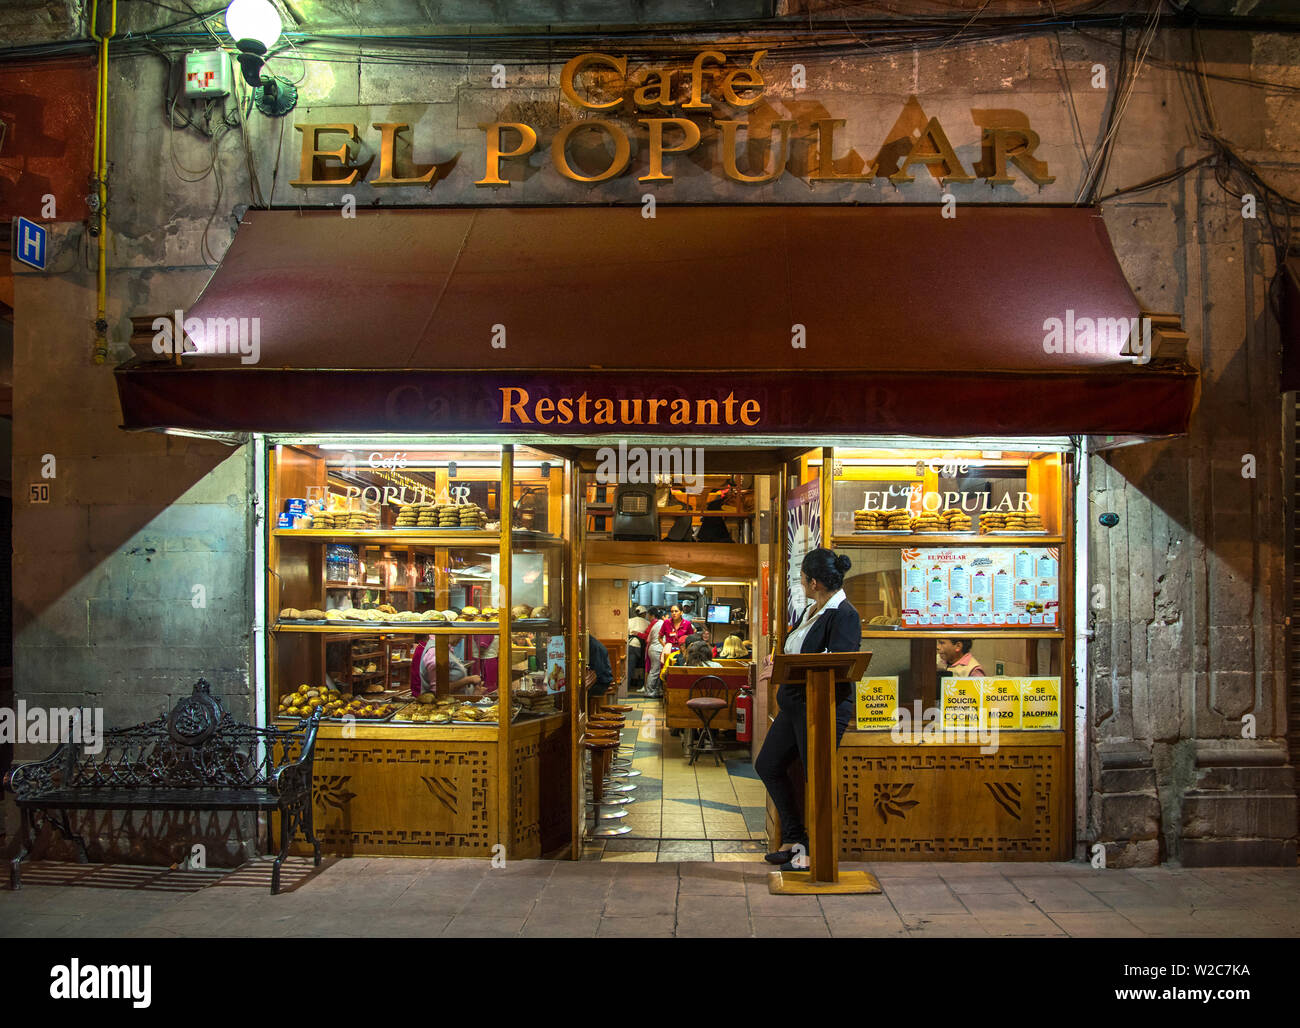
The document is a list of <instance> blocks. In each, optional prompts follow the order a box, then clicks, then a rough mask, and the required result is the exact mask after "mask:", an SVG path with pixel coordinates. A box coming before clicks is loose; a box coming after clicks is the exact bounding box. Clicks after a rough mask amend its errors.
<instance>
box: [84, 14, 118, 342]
mask: <svg viewBox="0 0 1300 1028" xmlns="http://www.w3.org/2000/svg"><path fill="white" fill-rule="evenodd" d="M109 9H110V11H111V16H110V20H109V27H108V34H107V35H103V36H101V35H99V34H98V33H97V32H96V31H95V29H96V28H97V19H98V17H99V3H98V2H97V0H96V2H93V3H92V4H91V11H90V36H91V38H92V39H94V40H96V41H97V42H98V43H99V104H98V106H97V107H96V109H95V196H96V199H97V201H98V206H97V210H96V211H95V222H96V225H97V230H96V233H95V234H96V236H97V237H98V241H99V264H98V267H97V269H96V281H95V363H96V364H103V363H104V361H105V360H106V359H107V357H108V41H109V40H110V39H112V38H113V36H115V35H116V34H117V0H110V8H109Z"/></svg>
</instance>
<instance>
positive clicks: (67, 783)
mask: <svg viewBox="0 0 1300 1028" xmlns="http://www.w3.org/2000/svg"><path fill="white" fill-rule="evenodd" d="M319 720H320V709H319V708H317V709H316V710H315V711H313V712H312V716H311V717H310V718H306V719H304V720H302V721H300V722H299V723H298V725H297V726H296V727H294V728H291V729H277V728H256V727H254V726H252V725H245V724H240V723H239V722H237V721H235V719H234V718H233V717H231V715H230V714H228V713H227V712H226V711H225V709H224V708H223V707H222V706H221V701H220V700H219V699H217V698H216V697H214V696H213V695H212V694H211V692H210V691H209V686H208V683H207V682H206V681H204V680H203V679H199V681H198V682H197V683H196V684H195V686H194V691H193V693H191V695H190V696H188V697H186V698H185V699H183V700H181V701H180V702H179V703H177V704H176V706H175V707H173V708H172V710H171V713H170V714H164V715H161V716H160V717H158V718H157V719H156V720H154V721H150V722H146V723H144V724H139V725H136V726H134V727H132V728H118V729H113V730H111V731H107V732H104V733H103V739H102V749H100V750H99V751H98V752H97V753H93V754H92V753H87V752H84V749H85V747H84V746H83V744H81V743H75V742H65V743H63V744H61V745H60V746H59V747H58V749H56V750H55V751H54V752H53V753H52V754H50V756H48V757H46V758H45V759H44V760H38V761H29V762H27V763H24V764H19V765H17V766H15V767H14V768H13V769H12V770H11V771H10V772H9V774H8V775H7V776H6V784H7V785H8V786H9V787H10V788H11V789H12V790H13V792H14V795H15V799H16V801H17V804H18V808H19V811H20V813H21V816H22V821H23V824H22V826H21V828H20V841H19V847H18V852H17V854H16V855H15V856H14V858H13V860H12V862H11V864H10V872H9V874H10V885H11V887H12V888H14V889H20V888H22V879H21V874H20V870H19V865H20V864H21V862H22V860H23V859H24V858H25V857H26V856H27V855H28V854H29V853H30V851H31V847H32V845H33V843H34V837H35V833H36V830H37V827H38V822H40V821H48V822H49V823H51V824H53V825H55V826H56V827H57V828H58V829H59V830H60V831H61V832H62V833H63V835H64V836H66V837H67V838H69V839H72V840H74V841H75V842H76V843H77V844H78V846H80V848H81V856H82V859H84V860H89V854H88V853H87V851H86V843H85V840H84V839H82V838H81V836H79V835H77V834H75V833H74V832H73V831H72V828H71V825H70V823H69V819H68V811H71V810H174V811H179V810H184V811H209V810H213V811H215V810H232V811H244V810H247V811H266V812H267V813H268V814H269V813H271V812H278V813H279V814H280V853H279V855H278V856H277V857H276V858H275V863H274V865H273V866H272V871H271V893H272V895H274V894H275V893H278V892H279V891H280V866H281V864H282V863H283V862H284V858H285V856H286V855H287V854H288V852H289V843H290V842H291V841H292V839H293V837H294V834H295V833H296V831H297V830H298V829H301V830H302V832H303V835H304V836H305V837H306V838H307V840H308V841H309V842H310V843H311V844H312V848H313V849H314V850H315V856H316V866H317V867H319V866H320V862H321V853H320V843H319V842H318V841H317V839H316V835H315V832H314V829H313V826H312V763H313V760H314V759H315V752H314V751H315V746H316V729H317V726H318V723H319Z"/></svg>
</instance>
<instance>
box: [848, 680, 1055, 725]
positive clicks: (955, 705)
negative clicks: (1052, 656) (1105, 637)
mask: <svg viewBox="0 0 1300 1028" xmlns="http://www.w3.org/2000/svg"><path fill="white" fill-rule="evenodd" d="M942 686H943V688H942V691H941V693H940V696H939V704H940V709H941V711H942V714H943V727H944V728H975V727H977V726H978V727H980V728H993V727H994V726H996V727H997V728H998V730H999V731H1002V730H1007V731H1010V730H1013V729H1027V730H1033V729H1039V730H1043V729H1047V730H1053V731H1055V730H1059V729H1060V727H1061V680H1060V678H947V679H944V680H943V683H942ZM859 709H861V708H860V705H859ZM859 716H861V715H859Z"/></svg>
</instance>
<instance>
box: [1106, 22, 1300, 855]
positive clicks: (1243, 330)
mask: <svg viewBox="0 0 1300 1028" xmlns="http://www.w3.org/2000/svg"><path fill="white" fill-rule="evenodd" d="M1206 47H1207V51H1208V52H1209V54H1211V55H1214V57H1215V58H1217V60H1216V61H1215V64H1214V70H1215V71H1216V72H1217V73H1219V74H1234V75H1242V76H1251V77H1255V78H1259V79H1263V80H1268V81H1274V82H1288V83H1290V84H1291V85H1293V86H1294V85H1296V84H1297V83H1300V78H1297V72H1296V67H1297V63H1298V62H1300V44H1297V42H1296V41H1295V40H1294V39H1286V38H1283V37H1274V36H1261V37H1257V38H1255V39H1254V40H1251V39H1250V38H1248V37H1241V36H1236V35H1220V34H1216V35H1214V36H1212V37H1209V39H1208V41H1207V44H1206ZM1173 56H1179V53H1178V52H1177V51H1175V54H1174V55H1173ZM1180 56H1181V57H1182V58H1183V59H1190V56H1191V55H1190V54H1188V53H1186V52H1182V53H1181V55H1180ZM1210 89H1211V100H1212V106H1211V110H1210V111H1205V110H1203V109H1201V108H1199V105H1195V106H1191V107H1189V106H1183V107H1182V108H1181V109H1175V110H1173V111H1172V112H1171V121H1172V122H1173V123H1174V124H1183V123H1184V122H1186V124H1188V125H1189V126H1194V125H1199V126H1200V127H1202V128H1204V129H1206V130H1213V131H1215V132H1216V134H1218V135H1219V136H1221V137H1222V138H1225V139H1227V140H1229V141H1230V142H1231V143H1232V144H1233V146H1234V148H1236V149H1237V151H1238V152H1239V153H1240V155H1241V156H1242V157H1243V158H1245V159H1246V160H1249V161H1251V162H1252V163H1254V164H1255V165H1256V166H1257V167H1258V168H1259V169H1260V171H1261V172H1262V173H1263V174H1264V176H1265V178H1266V179H1267V180H1268V181H1269V182H1270V183H1271V184H1272V185H1273V186H1274V187H1275V188H1278V189H1281V190H1283V191H1285V192H1287V193H1290V194H1295V192H1296V190H1297V187H1300V133H1298V132H1297V126H1296V122H1295V109H1294V107H1285V106H1283V105H1282V104H1280V103H1279V101H1278V99H1277V97H1276V96H1270V95H1268V94H1265V93H1264V92H1262V91H1252V90H1246V89H1244V88H1242V87H1237V86H1228V85H1224V84H1221V83H1219V82H1212V83H1211V86H1210ZM1189 95H1190V93H1184V94H1183V96H1182V98H1183V99H1187V98H1188V97H1189ZM1173 103H1174V98H1173V97H1172V96H1171V97H1170V105H1171V107H1172V106H1173ZM1215 122H1217V123H1215ZM1151 127H1153V128H1154V127H1155V126H1151ZM1126 128H1127V129H1128V130H1127V131H1126V133H1125V135H1126V138H1128V139H1130V140H1132V141H1134V142H1135V143H1137V142H1138V141H1140V139H1141V136H1142V131H1141V129H1142V128H1143V125H1142V124H1141V123H1140V122H1139V123H1138V124H1136V125H1134V126H1131V127H1126ZM1193 144H1194V140H1193V139H1191V138H1189V139H1188V140H1187V141H1186V144H1185V145H1183V146H1177V147H1173V148H1171V149H1170V150H1169V151H1167V152H1166V153H1165V154H1164V155H1163V156H1164V161H1165V164H1166V165H1168V166H1173V165H1174V164H1176V163H1188V162H1189V161H1190V159H1192V158H1193V157H1194V155H1195V153H1196V151H1195V149H1194V145H1193ZM1117 163H1118V166H1119V167H1121V168H1122V167H1124V162H1118V161H1117ZM1137 178H1140V176H1132V175H1129V174H1118V175H1116V174H1113V175H1112V181H1115V182H1116V184H1119V183H1127V182H1129V181H1132V180H1134V179H1137ZM1239 188H1240V187H1239ZM1245 188H1246V190H1247V191H1249V190H1250V189H1251V187H1250V186H1246V187H1245ZM1133 199H1135V200H1138V201H1142V202H1143V204H1145V205H1137V206H1133V207H1127V206H1125V205H1123V203H1122V202H1121V201H1116V202H1114V203H1113V204H1111V205H1107V208H1106V213H1107V226H1108V228H1109V229H1110V231H1111V236H1112V238H1113V239H1114V240H1115V242H1116V249H1117V251H1118V252H1119V255H1120V259H1121V262H1122V263H1123V265H1124V269H1125V272H1126V274H1127V275H1128V277H1129V281H1130V282H1131V283H1132V284H1133V286H1134V288H1135V290H1136V291H1137V293H1138V296H1139V297H1140V298H1141V299H1142V300H1143V301H1144V303H1145V304H1147V305H1148V307H1149V309H1152V310H1157V311H1174V312H1176V313H1178V314H1179V315H1180V316H1181V317H1182V320H1183V327H1184V329H1185V330H1186V331H1187V332H1188V334H1189V335H1190V338H1191V342H1190V344H1189V359H1190V361H1191V363H1193V364H1194V365H1195V366H1196V367H1198V368H1199V370H1200V373H1201V391H1200V398H1199V405H1198V409H1197V411H1196V414H1195V416H1194V417H1193V420H1192V426H1191V432H1190V433H1189V434H1188V436H1187V437H1185V438H1182V439H1177V440H1171V441H1168V442H1157V443H1148V444H1145V445H1143V446H1139V447H1135V448H1132V449H1120V450H1115V451H1112V452H1110V453H1106V454H1101V455H1098V456H1094V457H1093V458H1092V459H1091V464H1090V476H1091V491H1090V495H1089V497H1088V499H1089V510H1090V531H1091V533H1092V546H1091V550H1090V553H1089V560H1090V562H1091V565H1092V567H1091V576H1090V577H1091V581H1092V582H1094V583H1101V584H1102V585H1103V586H1104V587H1105V588H1106V589H1107V590H1109V594H1108V595H1107V594H1103V595H1100V596H1097V597H1094V599H1095V600H1096V601H1097V602H1096V603H1095V604H1094V607H1095V608H1096V609H1093V610H1092V611H1090V612H1089V613H1090V622H1091V625H1092V627H1093V629H1094V630H1095V632H1096V636H1095V639H1094V641H1093V644H1092V646H1091V648H1090V660H1089V682H1090V691H1089V703H1090V705H1091V710H1090V723H1091V726H1092V729H1093V732H1094V733H1095V747H1094V751H1093V752H1094V756H1095V760H1094V763H1093V767H1092V769H1091V772H1092V773H1091V781H1092V784H1093V786H1094V788H1095V790H1096V791H1095V793H1094V795H1093V796H1092V800H1091V803H1090V809H1089V832H1088V839H1089V840H1091V841H1100V842H1102V843H1104V844H1105V846H1106V849H1107V856H1108V860H1109V863H1110V864H1111V865H1112V866H1130V865H1134V864H1149V863H1154V862H1156V861H1157V860H1177V861H1181V862H1183V863H1184V864H1188V865H1207V864H1290V865H1292V866H1294V864H1295V860H1296V793H1295V781H1294V772H1293V770H1292V769H1291V768H1290V767H1289V766H1288V759H1287V754H1286V749H1285V733H1286V724H1285V717H1286V701H1285V695H1286V688H1287V663H1286V651H1285V646H1286V634H1285V632H1286V630H1285V620H1284V619H1285V606H1286V596H1287V589H1286V582H1285V577H1284V576H1285V568H1286V560H1285V550H1284V547H1285V546H1286V544H1287V539H1286V535H1285V532H1284V526H1285V524H1286V517H1287V511H1288V509H1289V506H1290V500H1289V498H1288V496H1287V492H1286V489H1287V487H1288V484H1289V479H1288V477H1287V476H1286V475H1285V474H1284V471H1285V467H1286V461H1285V460H1284V457H1285V453H1284V450H1283V441H1284V438H1285V433H1284V431H1283V423H1282V417H1283V410H1284V408H1283V404H1282V403H1281V398H1280V397H1279V395H1278V393H1277V381H1278V373H1279V363H1278V360H1279V338H1278V331H1277V324H1276V321H1275V320H1274V318H1273V316H1272V312H1271V310H1270V307H1269V301H1268V297H1267V295H1266V281H1267V280H1268V279H1270V278H1271V277H1272V275H1273V274H1274V271H1275V263H1274V258H1275V255H1274V253H1273V251H1272V248H1271V246H1269V245H1266V238H1264V237H1263V233H1264V232H1265V226H1264V223H1263V222H1262V221H1261V220H1259V219H1255V220H1251V219H1248V218H1245V217H1243V216H1242V214H1243V204H1242V202H1241V201H1240V200H1238V199H1236V198H1234V197H1232V196H1229V195H1227V194H1226V193H1225V192H1224V190H1223V189H1221V188H1220V187H1219V186H1218V184H1217V183H1216V182H1215V181H1214V179H1213V177H1212V176H1210V175H1208V174H1193V175H1189V176H1186V177H1184V178H1182V179H1181V180H1179V181H1178V182H1175V183H1173V184H1171V185H1169V186H1167V187H1163V188H1161V189H1159V190H1153V191H1150V192H1146V193H1143V194H1140V195H1138V196H1136V197H1134V198H1133ZM1248 476H1249V477H1248ZM1104 511H1114V512H1116V513H1118V514H1119V515H1120V523H1119V525H1118V526H1116V527H1115V528H1111V529H1107V528H1104V527H1101V526H1100V525H1099V524H1098V523H1097V515H1098V514H1100V513H1102V512H1104ZM1252 719H1253V724H1252V723H1251V721H1252ZM1243 735H1252V736H1253V737H1251V738H1243Z"/></svg>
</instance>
